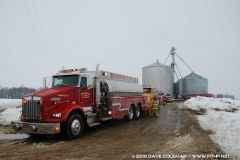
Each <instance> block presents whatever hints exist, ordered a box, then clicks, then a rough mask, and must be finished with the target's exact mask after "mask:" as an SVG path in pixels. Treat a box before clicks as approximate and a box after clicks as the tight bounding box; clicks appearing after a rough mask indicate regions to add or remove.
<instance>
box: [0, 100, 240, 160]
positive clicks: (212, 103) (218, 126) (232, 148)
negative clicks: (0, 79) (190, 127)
mask: <svg viewBox="0 0 240 160" xmlns="http://www.w3.org/2000/svg"><path fill="white" fill-rule="evenodd" d="M184 104H185V106H186V107H188V108H190V109H193V110H201V111H203V110H205V111H206V113H205V115H200V116H198V117H197V118H198V121H199V123H200V125H201V126H202V128H204V129H206V130H212V131H213V134H212V135H211V138H212V140H213V141H214V142H216V143H217V144H219V145H220V146H221V147H222V150H223V151H224V152H225V153H226V154H230V155H238V154H240V100H232V99H226V98H206V97H196V98H191V99H189V100H187V101H185V102H184ZM18 106H21V99H18V100H16V99H0V125H9V124H10V123H11V121H12V120H16V119H18V118H19V116H20V110H21V108H16V107H18ZM27 137H28V136H27V135H25V134H16V135H13V134H12V135H6V134H3V133H0V139H22V138H27ZM238 156H239V157H240V155H238Z"/></svg>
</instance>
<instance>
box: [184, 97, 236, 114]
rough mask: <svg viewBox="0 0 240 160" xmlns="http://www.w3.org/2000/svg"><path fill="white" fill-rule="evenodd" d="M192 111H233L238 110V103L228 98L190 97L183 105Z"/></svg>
mask: <svg viewBox="0 0 240 160" xmlns="http://www.w3.org/2000/svg"><path fill="white" fill-rule="evenodd" d="M184 104H185V105H186V106H187V107H188V108H190V109H192V110H197V111H200V110H201V109H204V110H217V111H218V110H220V111H231V112H232V111H234V110H240V101H238V100H233V99H229V98H207V97H201V96H197V97H196V98H195V97H192V98H191V99H189V100H187V101H186V102H185V103H184Z"/></svg>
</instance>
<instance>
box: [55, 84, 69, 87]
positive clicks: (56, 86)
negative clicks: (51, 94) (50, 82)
mask: <svg viewBox="0 0 240 160" xmlns="http://www.w3.org/2000/svg"><path fill="white" fill-rule="evenodd" d="M57 86H67V85H65V84H57V85H55V87H57Z"/></svg>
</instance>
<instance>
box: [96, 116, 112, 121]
mask: <svg viewBox="0 0 240 160" xmlns="http://www.w3.org/2000/svg"><path fill="white" fill-rule="evenodd" d="M109 119H112V117H104V118H99V120H100V121H107V120H109Z"/></svg>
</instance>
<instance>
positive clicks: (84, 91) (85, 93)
mask: <svg viewBox="0 0 240 160" xmlns="http://www.w3.org/2000/svg"><path fill="white" fill-rule="evenodd" d="M88 78H89V77H88V76H81V77H80V87H79V96H80V97H79V104H80V105H81V106H82V107H90V106H92V103H93V99H92V98H93V97H92V96H93V95H92V88H88V87H87V85H88V84H87V83H88Z"/></svg>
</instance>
